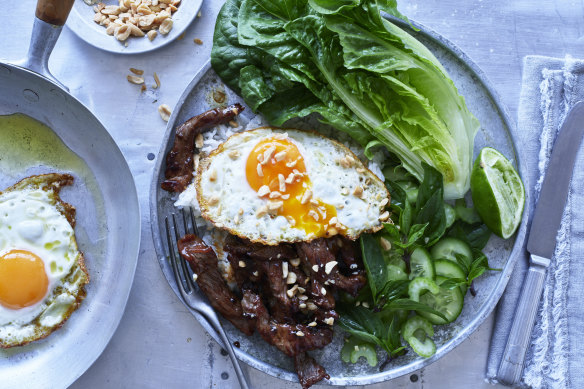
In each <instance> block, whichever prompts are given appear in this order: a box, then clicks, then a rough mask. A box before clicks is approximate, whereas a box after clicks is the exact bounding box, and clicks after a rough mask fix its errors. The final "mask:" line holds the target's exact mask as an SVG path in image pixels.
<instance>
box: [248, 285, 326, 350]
mask: <svg viewBox="0 0 584 389" xmlns="http://www.w3.org/2000/svg"><path fill="white" fill-rule="evenodd" d="M241 305H242V307H243V311H244V314H245V315H246V316H247V317H250V318H253V319H255V320H256V330H257V331H258V333H259V334H260V335H261V337H262V338H263V339H264V340H265V341H266V342H268V343H270V344H272V345H274V346H276V348H278V350H280V351H282V352H283V353H284V354H286V355H288V356H291V357H293V356H295V355H298V354H300V353H303V352H305V351H310V350H315V349H319V348H323V347H324V346H326V345H327V344H329V343H330V342H331V341H332V340H333V329H332V327H330V326H316V327H309V326H307V325H304V324H298V323H297V324H288V323H281V322H278V321H276V320H274V319H273V318H272V317H270V314H269V313H268V310H267V309H266V307H265V305H264V303H263V302H262V299H261V297H260V296H259V295H257V294H255V293H253V292H252V291H250V290H246V291H244V293H243V299H242V300H241Z"/></svg>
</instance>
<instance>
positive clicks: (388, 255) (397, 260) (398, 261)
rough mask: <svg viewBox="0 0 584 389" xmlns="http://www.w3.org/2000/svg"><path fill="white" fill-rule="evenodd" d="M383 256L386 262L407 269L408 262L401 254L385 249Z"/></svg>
mask: <svg viewBox="0 0 584 389" xmlns="http://www.w3.org/2000/svg"><path fill="white" fill-rule="evenodd" d="M383 258H384V259H385V263H387V264H389V265H394V266H397V267H399V268H400V269H402V270H403V271H406V263H405V262H404V260H403V259H402V256H401V254H396V253H394V252H392V251H389V252H388V251H385V252H384V253H383Z"/></svg>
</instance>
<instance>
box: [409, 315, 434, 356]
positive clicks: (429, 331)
mask: <svg viewBox="0 0 584 389" xmlns="http://www.w3.org/2000/svg"><path fill="white" fill-rule="evenodd" d="M402 335H403V338H404V339H405V341H406V342H408V343H409V344H410V347H411V348H412V349H413V350H414V352H415V353H416V354H418V355H419V356H421V357H424V358H429V357H431V356H432V355H434V354H435V353H436V344H434V341H433V340H432V339H431V337H432V336H434V329H433V328H432V324H430V322H429V321H428V320H426V319H424V318H422V317H420V316H412V317H410V318H409V319H408V321H406V322H405V324H404V326H403V328H402Z"/></svg>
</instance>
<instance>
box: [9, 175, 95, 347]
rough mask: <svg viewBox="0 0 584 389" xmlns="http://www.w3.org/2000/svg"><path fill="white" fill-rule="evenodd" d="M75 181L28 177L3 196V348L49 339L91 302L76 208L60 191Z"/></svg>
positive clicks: (67, 178)
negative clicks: (79, 245)
mask: <svg viewBox="0 0 584 389" xmlns="http://www.w3.org/2000/svg"><path fill="white" fill-rule="evenodd" d="M72 182H73V177H71V176H70V175H66V174H63V175H62V174H46V175H41V176H33V177H29V178H26V179H24V180H22V181H20V182H19V183H17V184H16V185H14V186H12V187H10V188H8V189H7V190H5V191H4V192H0V347H2V348H8V347H13V346H21V345H24V344H27V343H29V342H32V341H34V340H38V339H41V338H44V337H46V336H48V335H49V334H50V333H52V332H53V331H54V330H56V329H57V328H59V327H61V326H62V325H63V323H64V322H65V321H66V320H67V319H68V318H69V316H70V314H71V313H72V312H73V311H74V310H75V309H77V307H78V306H79V303H80V302H81V301H82V300H83V299H84V298H85V285H86V284H87V283H88V282H89V276H88V274H87V270H86V269H85V264H84V258H83V254H82V253H81V252H80V251H79V250H78V248H77V243H76V239H75V233H74V230H73V226H74V224H75V209H74V208H73V207H72V206H71V205H69V204H67V203H64V202H63V201H61V199H60V198H59V190H60V189H61V187H63V186H65V185H70V184H71V183H72Z"/></svg>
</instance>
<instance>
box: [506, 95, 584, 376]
mask: <svg viewBox="0 0 584 389" xmlns="http://www.w3.org/2000/svg"><path fill="white" fill-rule="evenodd" d="M583 135H584V102H578V103H576V104H575V105H574V106H573V107H572V109H571V110H570V112H568V115H567V116H566V119H565V120H564V123H563V124H562V127H561V129H560V132H559V135H558V137H557V139H556V142H555V144H554V146H553V149H552V155H551V156H550V162H549V164H548V168H547V171H546V173H545V177H544V180H543V184H542V188H541V192H540V195H539V200H538V202H537V205H536V208H535V213H534V216H533V220H532V223H531V228H530V231H529V239H528V241H527V251H528V252H529V253H530V254H531V256H530V260H529V270H528V271H527V275H526V276H525V279H524V281H523V289H522V290H521V296H520V297H519V302H518V303H517V310H516V312H515V317H514V318H513V323H512V325H511V331H510V332H509V337H508V338H507V344H506V346H505V350H504V351H503V358H502V360H501V364H500V365H499V370H498V372H497V379H498V380H499V382H501V383H503V384H507V385H514V384H517V383H518V382H519V381H520V379H521V373H522V372H523V363H524V361H525V353H526V351H527V347H528V346H529V340H530V339H531V332H532V331H533V324H534V322H535V316H536V314H537V308H538V305H539V300H540V298H541V293H542V291H543V285H544V281H545V275H546V271H547V268H548V267H549V265H550V262H551V258H552V256H553V254H554V250H555V248H556V236H557V234H558V230H559V229H560V224H561V222H562V215H563V213H564V207H565V205H566V199H567V197H568V193H569V191H570V181H571V179H572V172H573V170H574V163H575V161H576V156H577V154H578V150H579V149H580V144H581V142H582V136H583Z"/></svg>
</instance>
